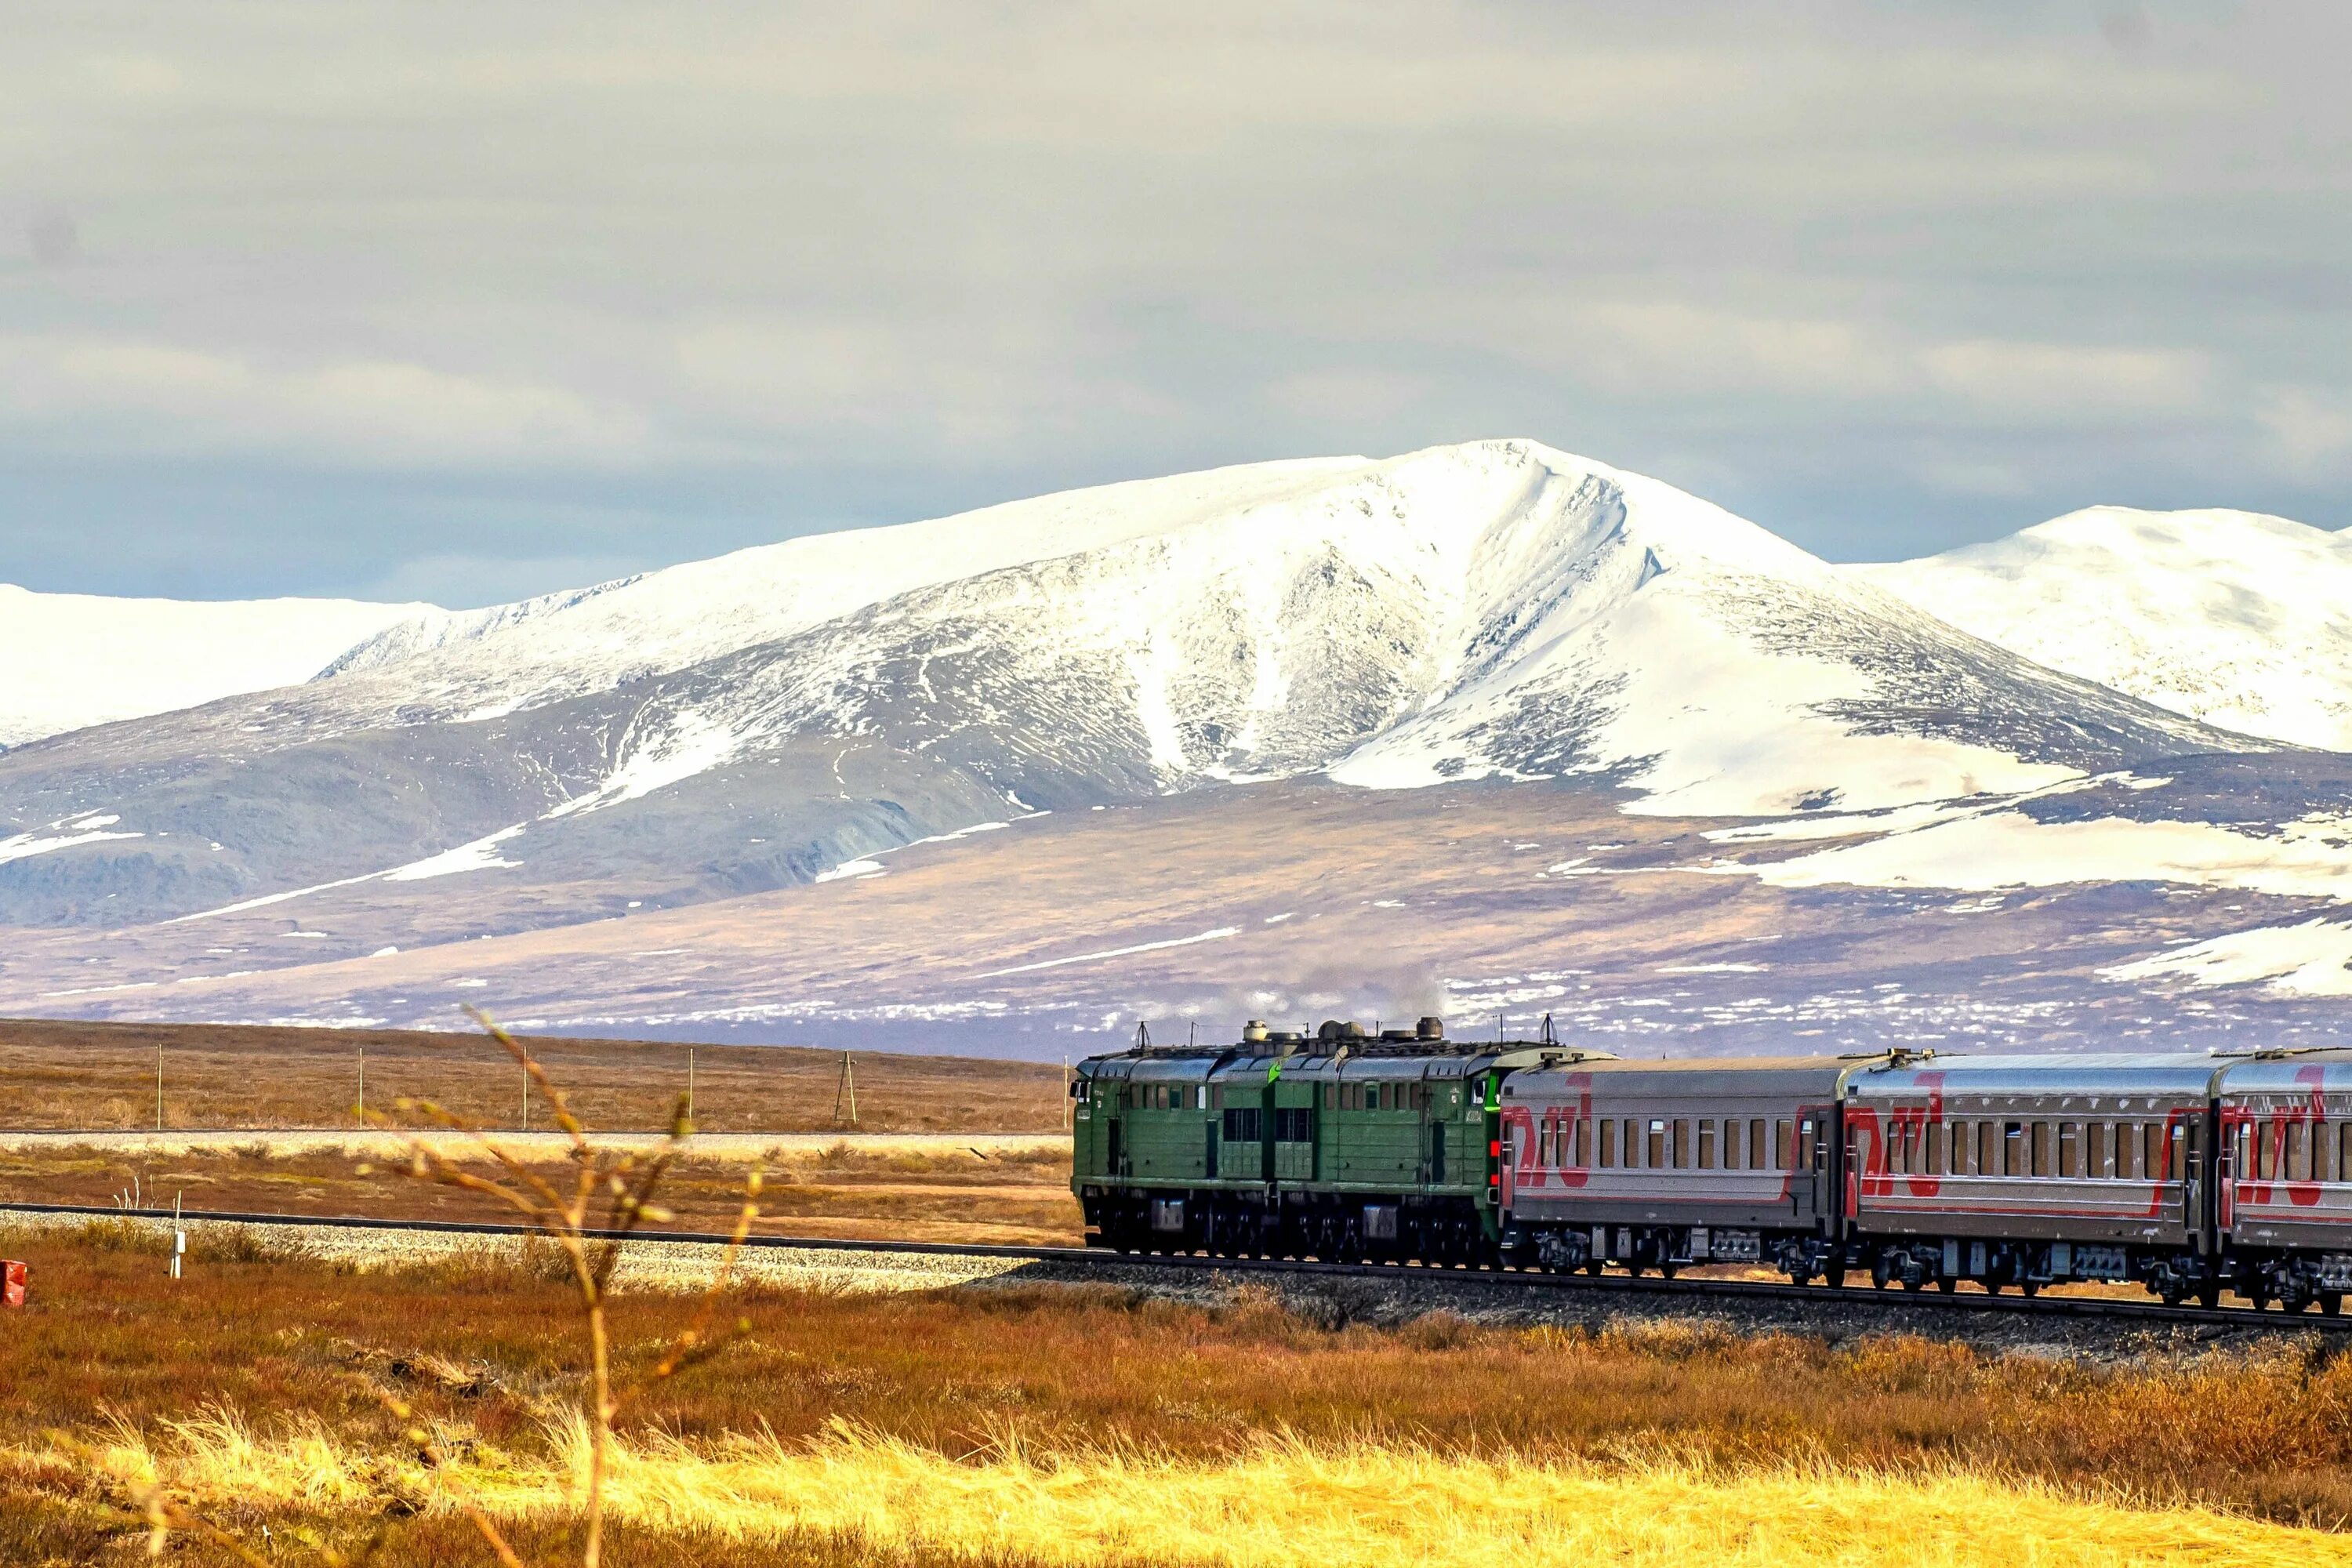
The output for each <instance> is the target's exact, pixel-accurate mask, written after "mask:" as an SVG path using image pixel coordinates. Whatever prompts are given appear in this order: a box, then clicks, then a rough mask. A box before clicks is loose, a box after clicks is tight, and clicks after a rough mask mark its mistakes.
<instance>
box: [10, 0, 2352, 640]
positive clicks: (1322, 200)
mask: <svg viewBox="0 0 2352 1568" xmlns="http://www.w3.org/2000/svg"><path fill="white" fill-rule="evenodd" d="M132 18H135V19H136V20H137V23H138V25H137V26H136V27H135V28H130V27H126V26H124V23H125V22H126V20H128V19H132ZM13 31H14V35H15V36H14V37H12V48H11V50H10V51H9V53H8V56H7V58H5V59H0V203H5V202H7V201H9V199H10V198H9V195H8V194H9V193H12V192H17V193H22V192H58V191H71V192H72V193H74V200H75V206H76V210H77V211H78V212H79V213H81V214H83V215H89V214H100V213H102V214H103V215H104V219H105V244H104V246H103V247H100V248H101V249H102V255H100V256H97V257H91V256H82V257H80V258H79V261H80V264H79V265H75V266H69V267H68V266H59V265H40V266H34V267H30V268H26V267H21V266H20V267H17V268H5V267H0V579H6V578H11V577H15V578H35V579H39V580H42V581H44V582H54V583H55V584H57V585H59V586H64V585H68V579H69V580H70V585H73V586H79V587H92V586H100V587H102V586H105V585H106V584H108V583H109V582H110V581H117V582H120V583H121V585H123V586H125V587H130V586H132V585H134V584H133V582H132V577H133V576H134V575H135V574H137V573H138V572H140V571H142V570H143V569H142V568H141V567H139V566H138V565H137V563H140V562H142V561H159V562H160V561H165V560H169V561H172V562H174V563H179V564H176V565H174V566H173V568H172V570H173V571H174V572H180V573H194V574H196V577H195V578H192V579H191V580H192V581H195V580H201V581H202V582H203V583H205V584H220V587H221V591H278V590H287V589H295V590H300V589H318V590H336V591H346V592H355V591H361V590H362V589H364V588H366V587H367V586H368V585H370V584H409V583H414V584H418V585H419V586H420V587H424V586H428V585H429V584H432V583H435V582H439V581H446V580H448V579H449V578H450V577H455V578H456V579H457V580H458V581H460V582H461V583H462V582H463V581H464V580H466V579H467V578H468V577H473V578H478V579H479V580H485V581H487V580H488V578H490V577H492V576H495V577H496V578H497V580H498V581H499V582H500V583H501V584H509V583H521V584H523V585H525V586H537V587H546V588H551V587H555V586H559V585H562V583H561V580H556V581H546V582H536V583H533V582H530V581H528V578H529V574H530V573H531V572H534V571H541V570H544V571H546V572H549V573H554V572H558V571H568V570H572V569H573V568H574V567H575V566H578V565H583V564H586V563H598V562H603V563H630V564H637V565H643V564H653V563H657V562H659V561H661V560H664V559H676V558H679V557H681V556H683V555H686V554H690V553H697V552H708V551H709V550H712V549H717V548H723V547H726V546H729V545H733V544H740V543H749V542H756V541H759V540H763V539H770V538H776V537H781V536H783V535H785V534H789V533H793V532H798V531H807V530H810V529H813V528H818V527H827V526H838V525H840V524H842V523H844V522H846V521H894V520H898V519H900V518H903V517H906V516H910V515H916V514H918V513H919V512H922V511H936V510H949V509H950V508H952V507H954V506H958V505H971V504H980V503H983V502H986V501H989V500H1001V499H1004V498H1006V497H1008V496H1012V495H1016V494H1022V493H1034V492H1036V491H1040V490H1045V489H1055V488H1059V487H1062V486H1066V485H1070V484H1076V483H1083V482H1090V481H1095V480H1100V479H1113V478H1119V477H1126V476H1129V475H1134V474H1141V473H1149V472H1166V471H1171V470H1173V469H1177V468H1187V467H1193V466H1201V465H1205V464H1210V463H1215V462H1226V461H1242V460H1248V459H1253V458H1266V457H1275V456H1284V455H1299V454H1305V453H1312V452H1331V451H1392V450H1399V449H1403V448H1407V447H1414V446H1419V445H1423V444H1427V443H1429V442H1433V441H1439V440H1447V439H1457V438H1463V437H1473V436H1481V435H1496V434H1524V435H1530V436H1535V437H1540V438H1542V439H1545V440H1548V441H1551V442H1555V443H1557V444H1559V445H1561V446H1565V447H1570V448H1571V449H1576V450H1580V451H1585V452H1589V453H1591V455H1593V456H1595V457H1599V458H1604V459H1606V460H1609V461H1612V462H1616V463H1620V464H1622V465H1625V466H1627V467H1631V468H1643V469H1647V470H1649V471H1654V472H1657V473H1658V474H1660V476H1661V477H1663V478H1665V479H1672V480H1674V481H1675V482H1678V483H1682V484H1685V485H1686V486H1688V487H1690V488H1693V489H1698V490H1700V491H1701V492H1702V493H1705V494H1707V495H1708V496H1709V497H1710V498H1711V499H1715V500H1721V501H1722V502H1724V503H1725V504H1727V505H1730V506H1732V507H1734V508H1735V509H1737V510H1743V511H1746V512H1748V514H1749V515H1752V516H1755V517H1756V518H1757V519H1758V520H1759V521H1762V522H1764V523H1766V524H1767V525H1768V526H1771V527H1773V528H1776V529H1778V530H1780V531H1782V532H1784V533H1787V534H1789V535H1790V536H1791V537H1792V538H1795V539H1796V540H1798V541H1799V542H1801V543H1805V544H1807V545H1809V546H1811V547H1812V548H1816V549H1820V550H1822V551H1824V552H1830V553H1833V554H1841V555H1847V556H1856V557H1864V556H1866V557H1881V558H1883V557H1887V556H1896V555H1903V554H1909V553H1916V552H1921V551H1926V550H1931V549H1937V548H1942V547H1945V546H1947V545H1949V544H1952V543H1955V542H1959V541H1961V540H1963V539H1967V538H1974V537H1983V536H1986V535H1989V534H1991V533H1995V532H2000V531H2006V530H2008V529H2011V528H2014V527H2017V526H2021V525H2022V524H2025V523H2028V522H2032V521H2038V520H2039V518H2040V517H2042V516H2044V515H2050V514H2053V513H2055V512H2058V511H2062V510H2068V509H2070V508H2072V507H2074V506H2078V505H2081V504H2084V503H2086V502H2090V501H2095V500H2120V501H2128V502H2132V503H2135V504H2144V505H2168V504H2215V503H2230V504H2239V505H2245V506H2250V507H2257V508H2261V509H2263V510H2275V511H2282V512H2285V513H2288V514H2290V515H2301V516H2305V517H2308V518H2310V519H2311V520H2312V521H2318V522H2324V523H2336V522H2343V521H2352V514H2348V513H2347V509H2346V508H2345V505H2344V502H2343V500H2342V497H2341V495H2340V492H2339V490H2338V489H2336V488H2334V487H2336V486H2339V485H2340V482H2341V478H2342V475H2343V473H2344V472H2345V468H2346V461H2345V457H2344V452H2345V448H2346V447H2347V437H2346V436H2345V435H2344V430H2345V418H2346V416H2345V414H2344V410H2346V409H2347V407H2352V372H2347V369H2346V366H2347V365H2352V352H2347V351H2352V319H2347V310H2348V309H2352V307H2347V305H2346V303H2345V301H2346V300H2352V276H2347V274H2352V259H2347V258H2352V203H2347V201H2346V199H2345V198H2346V197H2347V195H2352V191H2347V188H2346V187H2347V185H2352V156H2347V154H2352V106H2347V103H2346V102H2345V100H2343V97H2342V95H2341V94H2340V92H2338V91H2337V89H2336V84H2335V82H2334V80H2333V72H2334V69H2335V67H2334V63H2333V62H2334V61H2336V60H2337V59H2340V58H2341V57H2342V54H2343V52H2344V49H2345V47H2346V46H2347V44H2352V14H2347V13H2346V12H2345V11H2343V10H2342V9H2341V8H2338V7H2333V6H2319V5H2267V6H2263V7H2260V8H2251V9H2238V8H2223V7H2218V6H2210V5H2196V4H2182V5H2146V6H2134V5H2084V6H2080V7H2053V8H2015V9H2011V8H1999V9H1990V8H1983V9H1965V8H1963V9H1954V8H1944V7H1887V6H1883V5H1863V4H1850V5H1836V4H1830V5H1814V6H1806V7H1758V6H1747V5H1712V6H1708V5H1702V6H1696V7H1677V8H1673V9H1671V10H1668V9H1665V8H1634V7H1623V6H1615V5H1559V4H1543V5H1536V4H1522V5H1507V4H1506V5H1446V4H1438V3H1429V4H1411V5H1391V6H1379V7H1367V6H1360V5H1340V4H1338V3H1336V0H1334V3H1331V4H1306V3H1303V0H1301V3H1290V4H1282V3H1276V4H1272V5H1249V6H1244V5H1237V4H1236V5H1201V6H1191V7H1181V8H1154V7H1135V6H1129V5H1109V4H1103V5H1053V6H1045V5H983V6H969V7H952V8H944V9H943V8H940V7H936V6H929V5H923V6H916V5H872V6H862V7H856V8H846V7H843V8H832V9H828V10H823V11H805V12H803V11H792V10H776V9H771V8H766V7H750V6H744V7H727V6H711V7H698V8H696V9H695V10H694V11H693V12H691V13H690V14H688V13H679V12H676V11H672V10H667V9H664V8H659V7H654V6H650V5H639V6H625V7H602V8H585V7H583V8H577V9H573V10H570V11H565V12H560V13H550V12H548V11H546V10H544V9H543V8H539V7H524V6H520V5H513V4H510V3H495V0H494V3H489V4H484V5H476V6H470V7H467V8H464V9H462V10H459V11H443V12H436V13H435V14H434V16H433V17H432V20H431V21H430V23H429V24H428V23H426V22H425V21H423V20H421V19H420V18H419V16H418V15H417V14H416V13H414V12H412V11H409V10H407V9H406V8H403V7H397V6H391V5H382V6H357V7H351V8H344V9H339V10H338V11H337V12H336V13H335V14H334V17H333V20H332V21H331V22H325V23H322V22H321V21H320V18H319V16H318V14H317V13H316V12H315V11H313V10H311V9H310V8H307V7H303V8H297V7H294V6H292V5H272V4H258V5H241V6H236V7H226V6H223V7H201V8H199V7H186V8H180V9H175V10H171V11H166V12H163V13H155V12H152V11H149V10H145V9H143V8H142V9H137V10H131V9H124V10H120V11H117V10H114V9H111V8H110V7H108V6H106V5H89V6H85V7H76V8H74V9H72V10H71V11H68V12H64V13H51V14H48V15H47V16H46V17H45V20H44V22H43V24H42V26H39V27H37V28H18V29H15V30H13ZM126 39H135V40H136V43H135V45H133V44H129V43H126V41H125V40H126ZM18 210H20V211H26V212H30V211H31V209H30V208H24V207H20V208H19V209H18ZM56 216H58V219H59V221H60V222H62V223H63V224H64V225H65V226H64V229H63V231H62V232H63V233H64V234H65V235H66V237H67V238H66V241H65V246H66V249H65V252H64V253H63V255H62V259H66V260H72V259H75V256H76V253H77V252H78V249H79V243H78V241H76V240H75V239H74V238H73V227H72V223H71V218H70V216H69V215H67V214H65V213H64V211H63V209H62V208H58V209H56ZM25 233H26V253H27V255H28V256H34V257H44V256H45V253H44V251H43V246H44V245H47V247H48V251H47V253H46V259H47V260H48V261H51V262H54V261H56V260H58V259H60V256H59V254H58V250H57V242H56V241H55V240H54V238H52V239H51V240H47V241H37V240H36V238H35V237H34V235H35V231H34V227H33V226H32V220H30V219H28V220H27V225H26V229H25ZM126 471H131V472H135V473H136V474H137V475H138V476H139V483H138V485H137V486H136V487H134V488H135V489H136V491H137V494H138V495H139V497H140V502H139V504H137V505H135V506H134V505H132V504H131V503H130V502H129V501H127V500H126V499H125V497H126V495H127V494H129V493H131V492H130V491H129V490H127V489H126V488H125V483H124V480H123V475H124V473H125V472H126ZM614 489H625V491H626V499H625V504H623V505H621V506H619V507H618V508H617V509H615V510H614V511H612V512H611V513H609V514H603V513H600V514H599V516H600V518H601V519H602V521H596V522H594V523H593V524H590V523H583V522H582V521H580V520H579V516H578V503H579V501H580V499H581V497H582V495H583V493H596V492H611V491H614ZM232 491H234V492H235V493H237V494H239V495H247V496H257V497H261V498H263V500H262V501H261V502H260V503H259V504H253V505H249V506H247V507H245V508H244V509H243V510H244V513H245V515H246V521H244V522H243V523H242V524H240V523H239V522H238V521H236V516H235V515H233V514H234V512H235V510H236V509H233V508H228V507H226V505H225V503H221V502H220V500H219V498H220V497H222V496H225V495H226V494H228V493H230V492H232ZM175 497H176V498H178V499H177V500H175V499H174V498H175ZM18 508H32V509H34V510H11V509H18ZM436 508H437V509H440V510H436ZM353 517H365V518H368V519H371V520H373V521H372V524H371V526H367V527H351V526H342V525H341V524H340V523H339V522H338V521H337V520H339V519H347V518H353ZM622 519H625V520H628V521H619V520H622ZM583 528H590V529H591V530H592V531H593V537H583V535H582V533H581V532H580V530H581V529H583ZM159 535H161V536H163V537H158V536H159ZM76 541H79V543H78V544H77V543H76ZM77 550H79V551H80V552H82V553H80V554H79V555H77V554H76V551H77ZM207 552H209V553H207ZM461 557H462V558H466V559H467V560H490V561H497V562H502V563H522V564H520V565H514V566H513V567H512V569H511V570H507V569H503V568H501V569H499V571H497V572H492V571H490V570H489V569H488V568H482V567H479V566H474V567H467V568H463V569H459V568H456V567H452V568H450V570H449V571H448V572H446V573H445V572H444V569H443V566H442V565H440V564H436V563H449V562H455V561H457V560H458V559H459V558H461ZM157 570H161V568H157ZM110 572H111V573H114V574H116V575H115V576H114V577H112V578H110V576H109V574H110ZM139 585H144V586H149V587H152V585H153V584H152V579H147V580H142V583H141V584H139ZM436 596H446V594H438V593H436Z"/></svg>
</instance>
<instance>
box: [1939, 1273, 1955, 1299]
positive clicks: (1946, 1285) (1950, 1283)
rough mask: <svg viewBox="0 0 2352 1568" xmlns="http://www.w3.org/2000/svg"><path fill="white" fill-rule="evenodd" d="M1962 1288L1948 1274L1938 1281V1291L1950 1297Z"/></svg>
mask: <svg viewBox="0 0 2352 1568" xmlns="http://www.w3.org/2000/svg"><path fill="white" fill-rule="evenodd" d="M1959 1288H1960V1282H1959V1281H1958V1280H1957V1279H1953V1278H1952V1277H1951V1276H1950V1275H1948V1274H1947V1275H1945V1276H1944V1277H1943V1278H1942V1279H1938V1280H1937V1281H1936V1289H1938V1290H1941V1291H1942V1292H1943V1293H1944V1294H1945V1295H1947V1296H1948V1295H1950V1294H1952V1293H1953V1292H1954V1291H1955V1290H1958V1289H1959Z"/></svg>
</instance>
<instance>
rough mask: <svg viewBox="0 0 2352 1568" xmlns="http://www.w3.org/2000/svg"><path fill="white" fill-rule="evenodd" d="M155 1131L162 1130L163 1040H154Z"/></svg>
mask: <svg viewBox="0 0 2352 1568" xmlns="http://www.w3.org/2000/svg"><path fill="white" fill-rule="evenodd" d="M155 1131H158V1132H161V1131H163V1041H161V1040H158V1041H156V1042H155Z"/></svg>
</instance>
